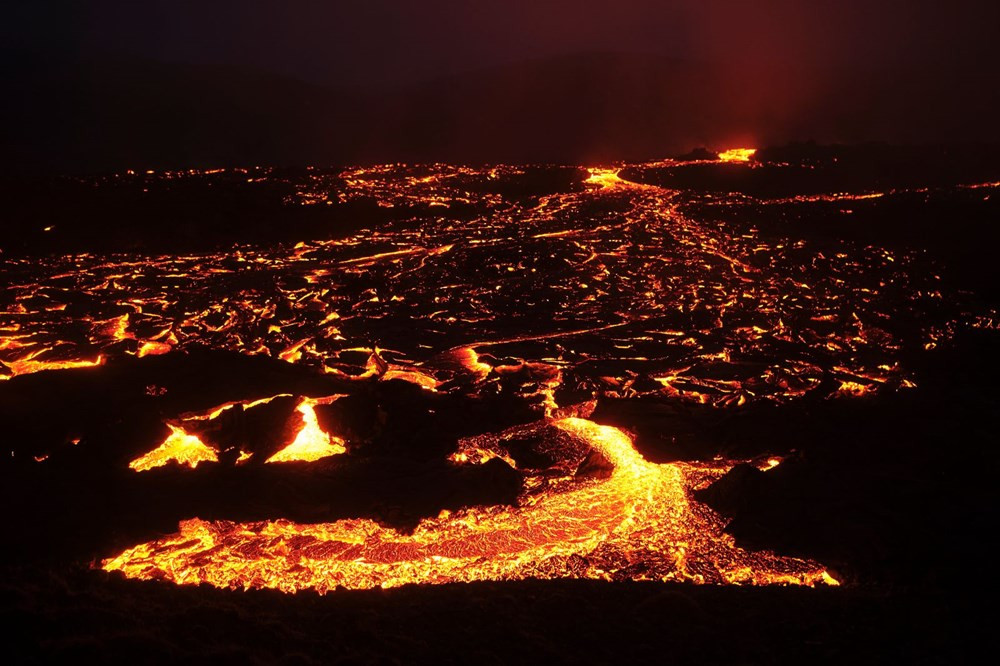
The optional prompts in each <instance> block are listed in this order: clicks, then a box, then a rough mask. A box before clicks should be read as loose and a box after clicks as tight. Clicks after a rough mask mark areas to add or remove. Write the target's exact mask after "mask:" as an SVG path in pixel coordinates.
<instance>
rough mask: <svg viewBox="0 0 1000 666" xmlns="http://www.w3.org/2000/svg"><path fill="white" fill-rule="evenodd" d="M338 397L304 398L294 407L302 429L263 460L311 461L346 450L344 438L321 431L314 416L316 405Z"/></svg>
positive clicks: (272, 461) (274, 461)
mask: <svg viewBox="0 0 1000 666" xmlns="http://www.w3.org/2000/svg"><path fill="white" fill-rule="evenodd" d="M339 397H340V396H332V397H331V398H319V399H316V398H304V399H303V400H302V402H300V403H299V406H298V407H297V408H296V409H298V411H299V413H300V414H301V415H302V429H301V430H299V432H298V434H297V435H296V436H295V439H294V440H293V441H292V443H291V444H289V445H288V446H286V447H285V448H283V449H281V450H280V451H278V452H277V453H275V454H274V455H273V456H271V457H270V458H268V459H267V460H266V461H265V462H269V463H278V462H292V461H296V460H301V461H306V462H312V461H314V460H319V459H320V458H326V457H327V456H335V455H338V454H340V453H344V452H345V451H347V449H346V448H345V447H344V440H342V439H340V438H339V437H334V436H333V435H330V434H329V433H326V432H323V430H322V428H320V427H319V420H318V419H317V417H316V410H315V406H316V405H320V404H329V403H330V402H333V400H336V399H337V398H339Z"/></svg>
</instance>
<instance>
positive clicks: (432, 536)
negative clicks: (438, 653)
mask: <svg viewBox="0 0 1000 666" xmlns="http://www.w3.org/2000/svg"><path fill="white" fill-rule="evenodd" d="M551 424H552V425H555V426H556V427H557V428H559V429H560V430H561V431H563V432H564V433H566V434H568V435H570V436H571V437H572V438H573V439H574V440H575V441H579V442H582V443H583V444H585V445H588V446H589V447H590V448H591V449H592V450H595V451H597V452H599V453H600V454H601V456H603V457H604V458H605V459H607V460H608V461H609V462H610V463H612V464H613V465H614V470H613V472H612V473H611V475H610V477H608V478H605V479H594V478H566V479H563V480H562V482H560V483H561V485H560V484H559V483H557V484H555V485H551V486H548V487H543V488H542V489H541V490H540V491H539V492H538V493H536V494H526V495H523V496H522V498H521V500H520V501H519V503H518V505H517V506H514V507H504V506H494V507H487V508H473V509H467V510H463V511H458V512H455V513H449V512H447V511H444V512H442V513H441V515H440V516H438V517H437V518H430V519H426V520H424V521H422V522H421V523H420V524H419V525H418V526H417V528H416V529H415V530H414V531H413V532H412V533H411V534H403V533H400V532H398V531H396V530H394V529H390V528H386V527H383V526H381V525H379V524H377V523H375V522H374V521H371V520H367V519H355V520H340V521H337V522H334V523H324V524H316V525H302V524H297V523H293V522H291V521H288V520H277V521H262V522H257V523H234V522H229V521H205V520H200V519H197V518H195V519H192V520H187V521H184V522H182V523H181V524H180V531H179V532H178V533H177V534H175V535H172V536H168V537H165V538H163V539H160V540H158V541H153V542H150V543H145V544H140V545H138V546H135V547H134V548H130V549H128V550H126V551H125V552H123V553H121V554H120V555H118V556H117V557H114V558H110V559H107V560H105V561H104V562H103V563H102V566H103V568H104V569H105V570H107V571H121V572H123V573H124V574H125V575H127V576H129V577H131V578H141V579H163V580H170V581H173V582H175V583H181V584H197V583H210V584H212V585H215V586H218V587H223V588H243V589H246V588H261V587H270V588H276V589H279V590H283V591H285V592H296V591H298V590H303V589H308V588H313V589H316V590H318V591H320V592H327V591H330V590H333V589H335V588H337V587H338V586H343V587H345V588H355V589H357V588H372V587H383V588H387V587H396V586H399V585H404V584H407V583H446V582H454V581H473V580H487V579H488V580H517V579H523V578H556V577H567V576H570V577H580V578H592V579H600V580H612V579H615V575H616V573H617V572H619V571H623V570H625V569H628V570H627V571H626V576H627V577H628V578H629V579H632V580H635V579H646V580H664V581H666V580H677V581H681V580H684V581H692V582H698V583H735V584H769V583H778V584H802V585H815V584H819V583H825V584H836V581H835V580H834V579H833V578H832V577H830V575H829V574H828V573H827V572H826V571H825V570H824V569H823V568H822V567H821V566H820V565H818V564H816V563H815V562H809V561H805V560H798V559H795V558H788V557H778V556H776V555H774V554H772V553H769V552H755V553H751V552H748V551H745V550H743V549H741V548H738V547H736V545H735V544H734V543H733V540H732V538H731V537H729V536H728V535H726V534H724V533H723V532H722V523H721V521H720V520H719V518H718V516H716V515H715V514H714V513H712V512H711V511H709V510H708V509H706V508H705V507H703V506H701V505H700V504H697V503H694V502H690V501H689V500H688V495H687V491H688V489H689V487H690V486H691V485H692V484H693V483H695V482H696V481H697V479H699V478H701V479H703V477H704V474H705V471H704V468H698V467H696V466H690V465H684V464H669V465H655V464H652V463H649V462H647V461H646V460H644V459H643V458H642V457H641V456H640V455H639V454H638V453H637V452H636V450H635V448H634V447H633V445H632V441H631V440H630V439H629V437H628V436H627V435H626V434H625V433H624V432H622V431H621V430H618V429H616V428H612V427H609V426H601V425H597V424H595V423H593V422H591V421H588V420H585V419H581V418H565V419H561V420H557V421H553V422H551ZM640 562H641V563H642V566H641V567H640V568H638V569H636V570H634V571H633V570H631V569H630V568H629V567H630V564H631V563H640Z"/></svg>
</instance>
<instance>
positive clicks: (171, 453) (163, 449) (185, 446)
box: [129, 423, 219, 472]
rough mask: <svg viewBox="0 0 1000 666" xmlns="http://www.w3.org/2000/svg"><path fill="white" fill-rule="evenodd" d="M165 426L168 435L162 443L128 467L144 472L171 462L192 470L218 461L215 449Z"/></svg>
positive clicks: (174, 428)
mask: <svg viewBox="0 0 1000 666" xmlns="http://www.w3.org/2000/svg"><path fill="white" fill-rule="evenodd" d="M167 425H168V427H169V428H170V435H169V436H168V437H167V438H166V439H165V440H163V443H162V444H160V445H159V446H158V447H156V448H155V449H153V450H152V451H150V452H149V453H147V454H145V455H143V456H139V457H138V458H136V459H135V460H133V461H132V462H130V463H129V467H131V468H132V469H134V470H135V471H137V472H144V471H146V470H148V469H153V468H154V467H162V466H163V465H166V464H167V463H171V462H173V463H177V464H178V465H187V466H188V467H191V468H194V467H197V466H198V463H202V462H218V461H219V454H218V453H217V452H216V451H215V449H213V448H212V447H210V446H208V445H207V444H205V443H204V442H202V441H201V440H200V439H198V438H197V437H195V436H194V435H190V434H188V433H187V432H185V431H184V429H183V428H181V427H179V426H175V425H172V424H169V423H168V424H167Z"/></svg>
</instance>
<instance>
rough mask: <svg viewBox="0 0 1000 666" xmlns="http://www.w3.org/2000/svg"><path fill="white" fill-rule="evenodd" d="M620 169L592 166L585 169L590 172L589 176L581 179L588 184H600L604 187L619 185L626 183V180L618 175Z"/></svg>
mask: <svg viewBox="0 0 1000 666" xmlns="http://www.w3.org/2000/svg"><path fill="white" fill-rule="evenodd" d="M619 171H621V169H603V168H598V167H593V168H590V169H587V173H588V174H590V175H589V177H588V178H587V179H586V180H585V181H583V182H585V183H588V184H590V185H600V186H601V187H604V188H609V187H620V186H622V185H625V184H626V181H624V180H622V179H621V178H619V177H618V172H619Z"/></svg>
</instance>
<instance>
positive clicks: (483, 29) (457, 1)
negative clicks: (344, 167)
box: [0, 0, 1000, 86]
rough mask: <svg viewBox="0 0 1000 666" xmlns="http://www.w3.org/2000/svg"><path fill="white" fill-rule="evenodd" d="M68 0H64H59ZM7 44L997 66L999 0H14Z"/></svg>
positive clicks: (295, 67)
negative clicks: (33, 0)
mask: <svg viewBox="0 0 1000 666" xmlns="http://www.w3.org/2000/svg"><path fill="white" fill-rule="evenodd" d="M67 4H69V3H67ZM5 14H6V16H5V18H4V20H3V21H2V22H0V23H2V26H0V35H2V40H3V43H4V44H6V45H7V46H14V47H18V48H29V49H35V50H42V51H45V50H60V51H64V52H66V51H68V52H84V53H86V52H92V51H111V52H116V53H126V54H132V55H139V56H146V57H150V58H154V59H158V60H164V61H180V62H191V63H220V64H238V65H247V66H253V67H259V68H266V69H269V70H272V71H276V72H280V73H282V74H286V75H291V76H295V77H297V78H301V79H305V80H310V81H315V82H323V83H335V84H352V85H366V86H368V85H375V86H379V85H395V84H407V83H414V82H419V81H421V80H424V79H428V78H433V77H437V76H442V75H448V74H452V73H456V72H461V71H465V70H473V69H477V68H480V67H488V66H495V65H502V64H506V63H511V62H516V61H520V60H525V59H531V58H541V57H549V56H554V55H564V54H572V53H579V52H593V51H615V52H634V53H647V54H657V55H664V56H668V57H672V58H682V59H694V60H708V61H718V62H725V63H726V64H728V65H730V66H732V67H734V68H742V67H747V68H760V67H764V68H766V67H770V66H773V65H775V64H781V63H786V62H793V63H798V64H800V65H809V66H828V65H844V64H849V65H852V66H871V67H879V66H892V67H898V66H907V67H914V68H919V67H923V66H926V65H927V64H928V63H930V64H934V65H937V66H938V67H944V68H947V69H954V70H959V69H961V70H966V71H967V70H968V69H970V68H971V69H974V70H980V71H982V72H983V73H984V74H985V73H988V72H989V71H991V70H992V69H994V68H995V65H996V59H997V46H996V39H995V37H996V35H997V26H998V25H1000V5H998V3H995V2H989V1H968V0H957V1H953V2H947V3H944V2H938V1H936V0H883V1H881V2H870V1H864V0H811V1H810V2H801V1H800V0H760V1H754V2H749V1H746V2H744V1H737V0H717V1H710V2H705V1H702V0H674V1H669V0H617V1H615V2H590V1H586V0H576V1H570V0H547V1H545V2H538V1H537V0H506V1H504V2H492V1H490V2H468V1H466V0H424V1H421V2H405V1H398V0H397V1H390V0H368V1H366V2H351V3H346V2H329V1H326V0H299V1H296V2H273V1H269V2H262V1H260V0H217V1H213V2H186V1H182V2H178V1H176V0H171V1H162V0H147V1H144V2H134V1H107V0H92V1H88V2H78V3H72V5H71V6H69V7H67V6H64V5H62V3H19V6H17V7H8V8H7V9H5Z"/></svg>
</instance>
